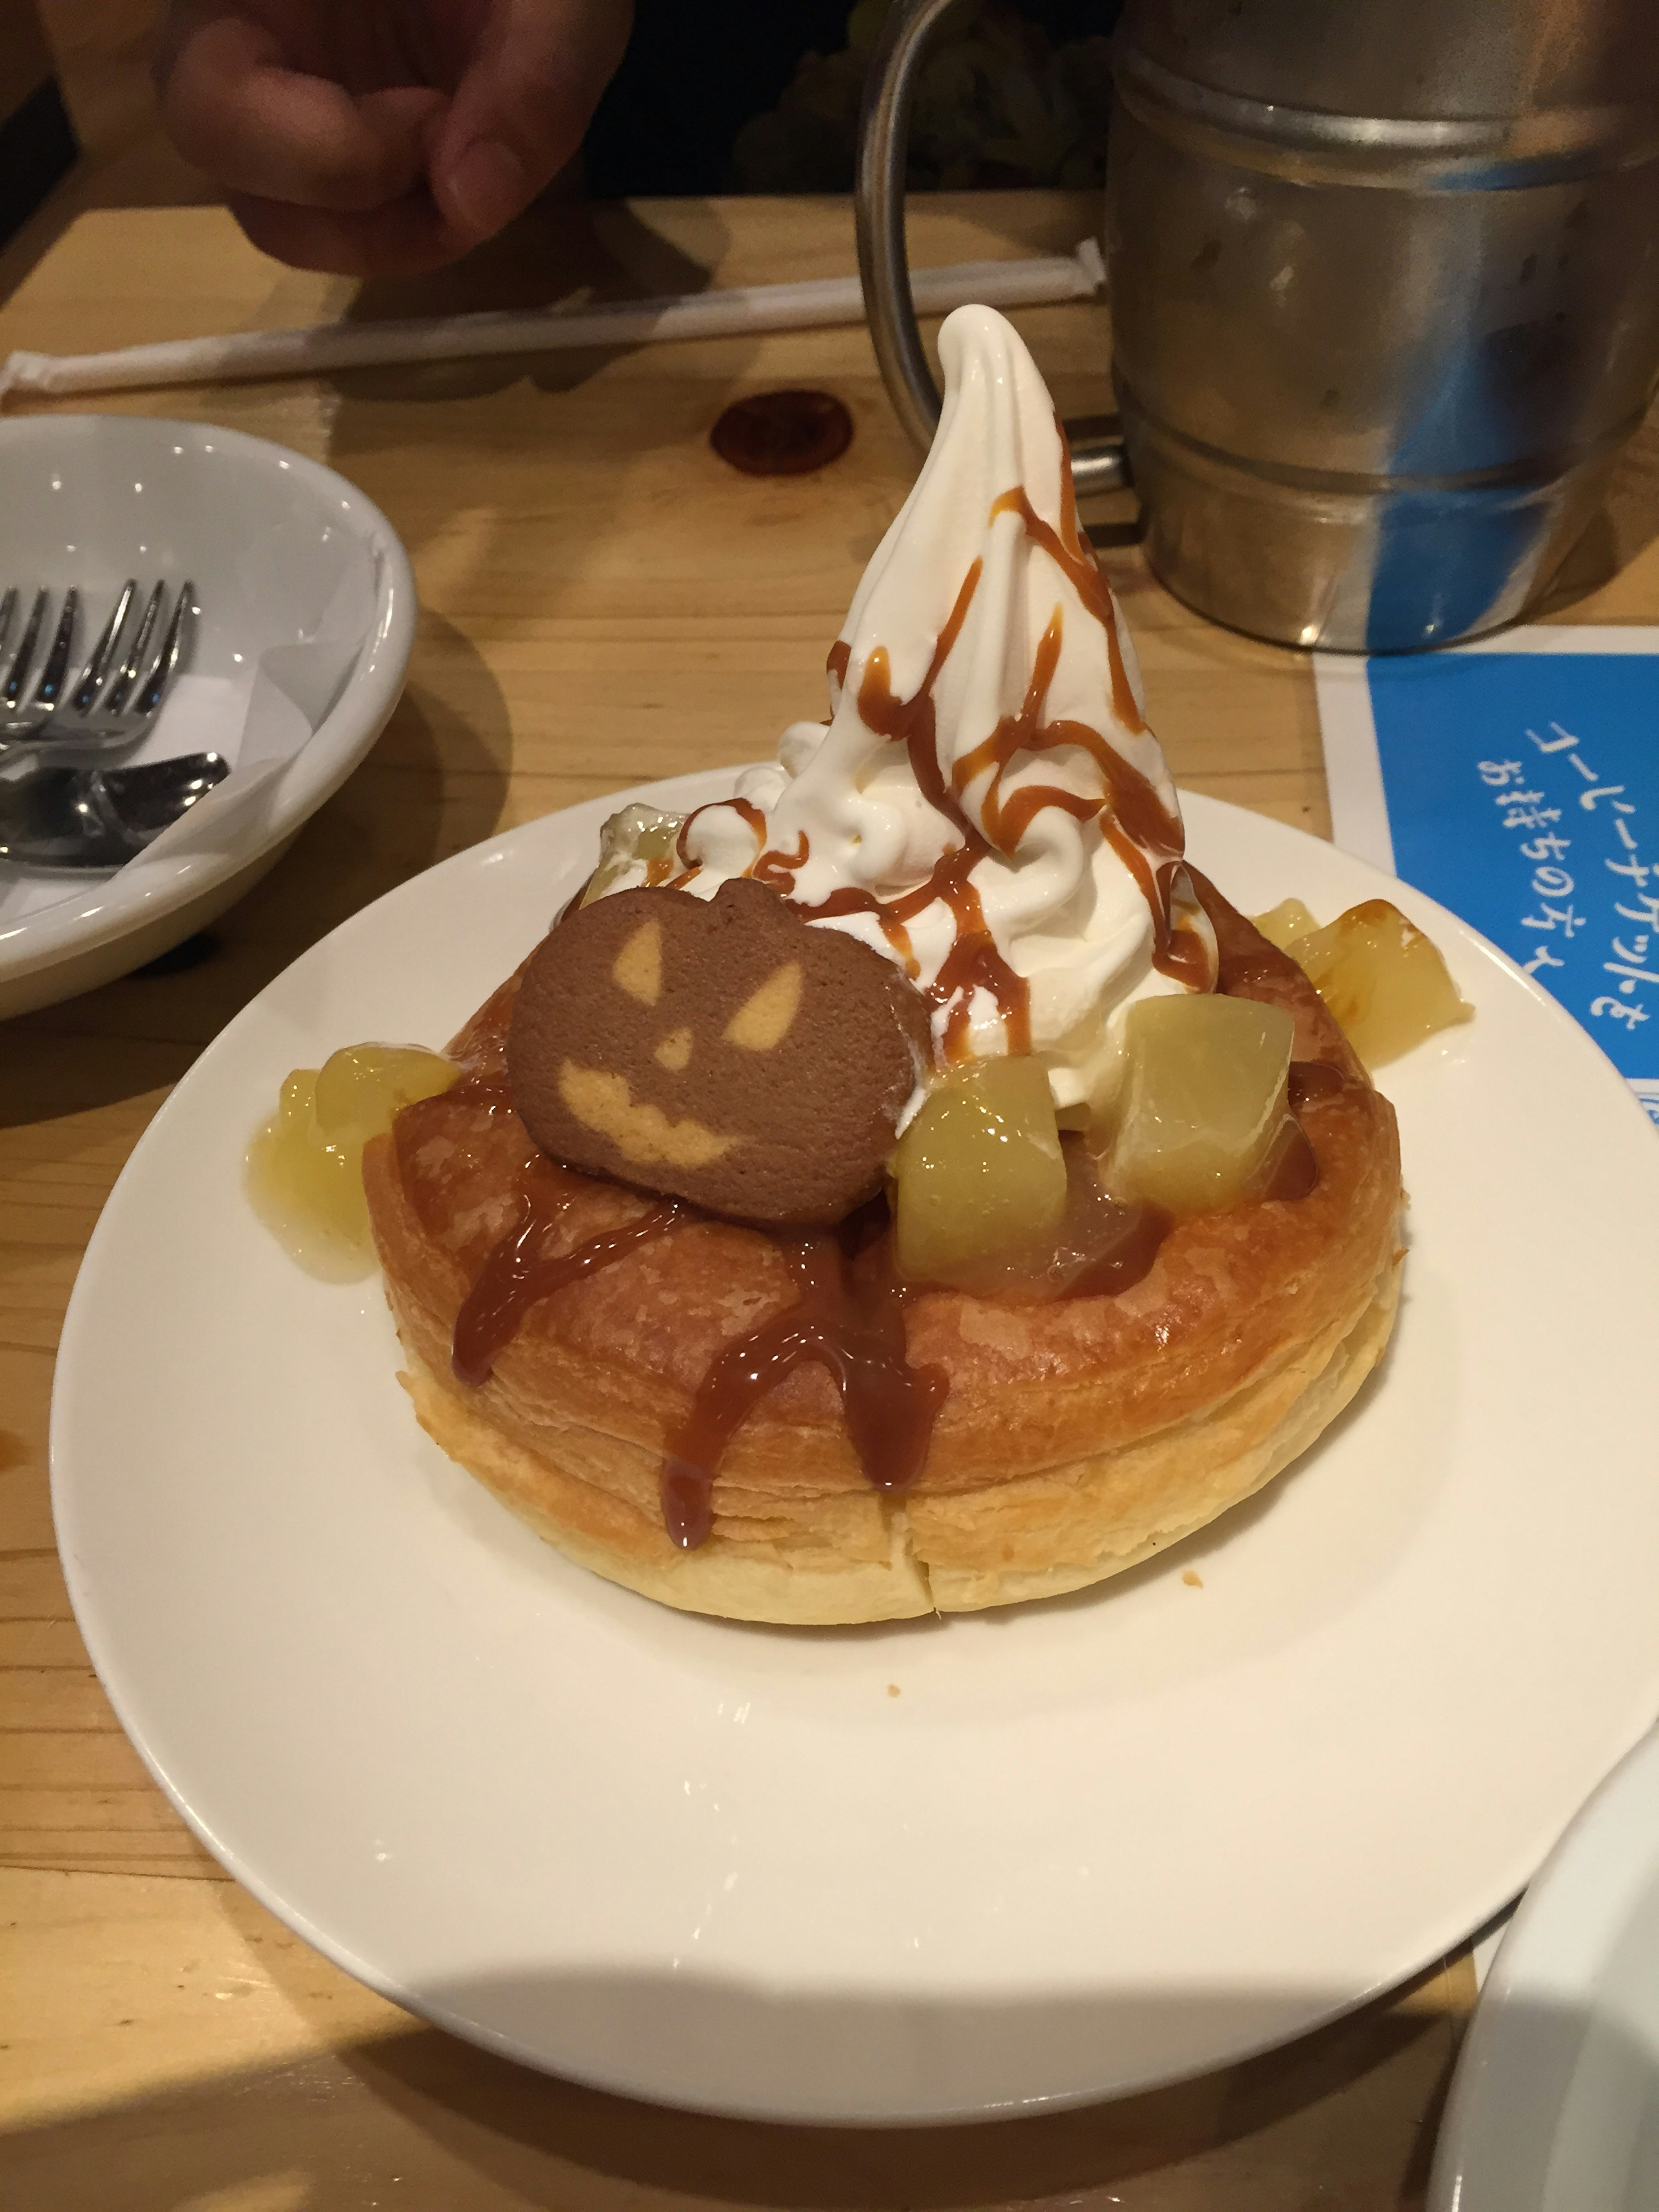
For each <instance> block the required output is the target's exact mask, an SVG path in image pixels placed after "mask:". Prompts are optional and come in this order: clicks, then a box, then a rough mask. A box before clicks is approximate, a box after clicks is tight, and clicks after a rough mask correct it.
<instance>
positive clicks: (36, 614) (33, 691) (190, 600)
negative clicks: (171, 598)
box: [0, 576, 201, 760]
mask: <svg viewBox="0 0 1659 2212" xmlns="http://www.w3.org/2000/svg"><path fill="white" fill-rule="evenodd" d="M137 596H138V586H137V580H136V579H135V578H132V577H131V576H130V577H129V578H128V579H127V581H126V583H125V586H123V587H122V591H121V595H120V597H119V598H118V599H117V601H116V603H115V608H114V611H113V612H112V614H111V616H110V618H109V620H108V621H107V622H106V623H105V625H104V628H103V630H102V632H101V634H100V637H99V640H98V642H97V644H96V645H95V646H94V647H93V650H92V656H91V658H90V659H88V662H87V664H86V666H85V667H84V668H83V669H82V671H81V673H80V675H79V676H78V677H77V678H76V679H75V680H74V682H73V683H72V684H71V682H70V660H71V659H72V656H73V653H74V647H75V630H76V621H77V618H78V617H79V614H80V608H81V595H80V593H79V592H77V591H76V590H74V589H73V588H71V589H70V590H69V591H67V592H64V604H63V607H62V610H61V611H60V612H59V614H58V622H57V624H56V627H55V628H54V629H53V630H52V642H51V645H50V646H49V647H48V648H47V652H46V660H45V663H44V665H42V667H41V670H40V677H39V678H38V679H37V680H36V681H35V683H34V684H33V687H32V688H31V686H30V683H29V678H30V675H31V672H32V671H33V665H34V657H35V653H36V650H37V648H38V647H39V646H40V639H41V635H42V633H43V632H44V631H45V629H46V617H47V614H48V612H49V610H50V607H51V600H52V595H51V593H50V592H46V591H38V592H35V594H34V597H33V605H32V606H31V608H30V611H29V615H28V618H27V621H26V622H25V623H24V625H23V635H22V636H21V639H20V641H19V642H18V647H17V650H16V652H15V653H14V654H13V655H12V657H11V660H10V663H9V665H5V664H4V662H3V661H0V668H3V671H4V672H3V675H0V756H3V754H4V753H6V752H7V751H9V750H11V749H12V748H14V747H16V746H19V745H27V746H29V747H31V748H36V747H40V748H45V747H47V746H49V747H50V748H51V757H53V758H58V759H66V760H67V759H86V758H88V757H98V758H101V757H103V755H105V754H106V753H111V752H116V751H118V750H120V749H121V748H122V747H123V746H124V745H129V744H133V743H135V742H136V741H137V739H138V738H141V737H142V736H143V733H144V732H145V731H146V730H148V729H149V726H150V724H151V723H152V722H153V721H154V720H155V717H156V714H158V713H159V712H160V710H161V702H162V701H163V700H164V699H165V697H166V696H167V689H168V686H169V685H170V684H172V682H173V677H174V675H175V674H176V673H177V671H178V667H179V660H180V659H181V658H182V655H183V652H184V647H185V624H186V622H187V620H188V619H189V617H191V616H192V615H195V614H198V613H199V612H200V611H201V610H200V609H199V608H198V607H197V606H196V605H195V596H196V586H195V585H194V584H193V583H190V582H186V583H185V585H184V586H182V588H181V589H180V591H179V598H178V601H177V604H176V605H174V607H173V616H172V619H171V620H170V621H169V622H168V623H167V629H166V634H165V635H164V636H163V637H162V640H161V647H160V649H159V650H158V651H157V652H156V653H155V659H154V660H153V661H152V660H151V659H150V647H151V643H152V641H153V640H154V638H155V633H156V630H157V629H158V628H159V627H160V624H161V613H162V610H163V608H164V607H165V605H166V604H167V587H166V586H165V585H164V584H160V583H158V584H157V585H156V586H155V589H154V590H153V591H152V592H150V594H149V599H147V600H146V601H145V603H144V608H143V613H142V614H141V615H140V616H139V618H138V625H137V629H135V630H134V631H133V633H132V635H131V640H130V641H128V642H127V643H126V644H125V648H124V647H123V635H124V633H125V630H126V627H127V623H128V618H129V617H130V616H131V612H132V609H133V605H134V603H135V601H136V600H137ZM19 598H20V594H19V592H18V591H17V589H16V587H15V586H13V587H12V588H11V589H9V590H8V591H7V592H5V593H4V594H3V595H0V653H3V650H4V647H5V645H6V641H7V640H8V638H9V635H10V634H11V628H12V623H13V622H14V620H15V617H16V613H17V609H18V604H19Z"/></svg>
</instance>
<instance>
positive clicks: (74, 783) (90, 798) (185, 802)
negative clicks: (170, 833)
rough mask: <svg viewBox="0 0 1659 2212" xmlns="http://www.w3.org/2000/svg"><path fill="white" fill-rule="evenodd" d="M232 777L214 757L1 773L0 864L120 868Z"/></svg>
mask: <svg viewBox="0 0 1659 2212" xmlns="http://www.w3.org/2000/svg"><path fill="white" fill-rule="evenodd" d="M229 774H230V763H229V762H228V761H227V760H226V759H225V758H224V757H222V755H221V754H219V753H185V754H182V755H181V756H180V757H179V758H178V759H177V760H162V761H146V762H143V763H141V764H140V765H138V766H137V767H136V768H111V769H87V768H54V767H52V766H49V765H46V764H31V763H27V762H20V763H16V764H15V766H14V765H12V764H10V763H8V764H7V766H5V767H4V768H0V860H11V861H15V862H16V863H17V864H18V865H19V866H23V867H27V868H63V869H79V868H118V867H120V866H123V865H124V864H125V862H126V861H128V860H132V859H133V858H135V857H136V855H137V854H140V853H142V852H143V849H144V848H145V846H146V845H148V844H149V843H151V842H153V840H155V838H157V837H159V836H161V832H162V830H163V829H167V827H168V825H169V824H170V823H174V822H176V821H177V820H178V819H179V816H180V815H181V814H183V813H185V811H187V810H188V809H189V808H191V807H192V806H193V805H195V804H196V802H197V799H200V798H201V797H202V796H203V794H204V793H206V792H210V791H211V790H212V788H213V787H214V785H215V784H216V783H222V782H223V781H224V779H225V778H226V776H228V775H229Z"/></svg>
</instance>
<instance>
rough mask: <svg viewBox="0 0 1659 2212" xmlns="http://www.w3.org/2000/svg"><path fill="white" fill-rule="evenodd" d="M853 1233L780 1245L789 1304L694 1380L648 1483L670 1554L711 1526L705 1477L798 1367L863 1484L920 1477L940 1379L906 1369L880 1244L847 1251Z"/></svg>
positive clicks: (941, 1389)
mask: <svg viewBox="0 0 1659 2212" xmlns="http://www.w3.org/2000/svg"><path fill="white" fill-rule="evenodd" d="M862 1228H863V1225H862V1224H861V1223H860V1217H859V1216H856V1215H855V1216H854V1218H853V1221H852V1222H850V1223H848V1224H844V1225H843V1228H842V1233H841V1234H840V1235H835V1236H829V1235H825V1236H817V1237H801V1238H799V1239H794V1240H791V1241H790V1242H788V1243H783V1244H782V1247H781V1249H782V1250H783V1252H784V1255H785V1257H786V1258H787V1260H788V1262H789V1265H790V1267H791V1269H792V1270H793V1273H794V1277H795V1281H796V1285H797V1286H798V1289H799V1297H797V1299H796V1301H795V1303H794V1304H793V1305H792V1306H788V1307H787V1308H786V1309H785V1310H784V1311H783V1312H782V1313H781V1314H777V1315H775V1316H774V1317H773V1318H772V1319H771V1320H770V1321H768V1322H762V1323H761V1325H760V1327H759V1328H753V1329H750V1331H749V1333H748V1334H747V1335H744V1336H740V1337H738V1338H737V1339H735V1340H734V1341H733V1342H732V1343H731V1344H728V1345H727V1346H726V1347H725V1349H724V1350H723V1351H722V1352H720V1353H718V1354H717V1356H716V1358H715V1359H714V1364H713V1365H712V1366H711V1367H710V1368H709V1370H708V1373H707V1375H705V1376H704V1377H703V1379H702V1384H701V1385H700V1387H699V1388H698V1390H697V1393H696V1396H695V1397H694V1398H693V1400H692V1401H691V1408H690V1413H688V1414H687V1416H686V1418H685V1419H684V1422H682V1424H681V1425H680V1427H679V1428H678V1431H676V1432H675V1434H674V1435H673V1436H672V1437H671V1438H670V1440H669V1445H668V1449H667V1452H666V1454H665V1456H664V1459H663V1463H662V1471H661V1474H660V1477H659V1484H660V1492H661V1497H662V1512H663V1525H664V1526H665V1528H666V1529H667V1531H668V1534H669V1535H670V1537H671V1539H672V1541H674V1542H675V1543H676V1544H678V1545H679V1546H680V1547H681V1548H682V1550H684V1551H692V1550H695V1549H696V1547H697V1546H698V1545H699V1544H701V1543H702V1542H704V1541H706V1540H707V1538H708V1534H709V1533H710V1531H711V1530H712V1528H714V1477H715V1474H716V1473H717V1472H718V1470H719V1468H720V1461H721V1459H722V1458H723V1457H724V1455H725V1452H726V1446H727V1445H728V1444H729V1443H731V1441H732V1437H733V1436H735V1435H736V1433H737V1431H738V1429H739V1428H740V1427H741V1426H742V1425H743V1423H744V1420H745V1419H747V1418H748V1416H749V1413H750V1409H751V1408H752V1407H754V1406H755V1405H756V1404H757V1402H758V1401H759V1400H761V1399H762V1398H763V1397H765V1396H766V1395H767V1393H768V1392H769V1391H770V1390H774V1389H776V1388H777V1386H778V1384H779V1383H781V1382H782V1381H783V1379H784V1377H785V1376H787V1375H789V1374H792V1373H793V1370H795V1369H796V1368H797V1367H799V1366H800V1365H801V1364H803V1363H804V1362H805V1361H807V1360H816V1361H817V1363H818V1364H820V1365H821V1366H823V1367H827V1368H828V1369H829V1373H830V1376H831V1377H832V1379H833V1380H834V1383H835V1385H836V1389H837V1390H838V1392H839V1393H840V1395H841V1403H842V1417H843V1419H845V1421H846V1423H847V1432H848V1437H849V1438H850V1439H851V1442H852V1445H853V1449H854V1451H855V1452H856V1453H857V1454H858V1458H859V1464H860V1467H861V1468H863V1470H864V1473H865V1475H866V1479H867V1480H869V1481H870V1483H871V1484H872V1486H874V1487H875V1488H876V1489H878V1490H883V1491H892V1490H902V1489H904V1488H905V1487H906V1486H908V1484H910V1483H912V1482H914V1481H915V1479H916V1477H917V1475H919V1474H921V1468H922V1462H924V1461H925V1460H926V1458H927V1447H928V1445H929V1443H931V1442H932V1440H933V1424H934V1422H935V1421H936V1420H937V1419H938V1418H939V1408H940V1407H941V1406H943V1404H944V1403H945V1394H946V1392H947V1391H948V1390H949V1389H950V1383H949V1378H948V1377H947V1376H946V1375H945V1371H944V1370H943V1369H942V1368H938V1367H912V1366H911V1364H910V1363H909V1359H908V1354H907V1351H906V1346H905V1334H904V1291H903V1287H902V1285H901V1284H900V1283H899V1282H898V1280H897V1279H896V1276H895V1275H894V1273H893V1265H892V1240H891V1238H890V1237H888V1236H886V1235H884V1234H878V1235H877V1236H876V1237H874V1238H873V1240H872V1241H871V1242H870V1243H866V1244H864V1245H863V1248H862V1249H858V1248H859V1242H860V1234H861V1231H862Z"/></svg>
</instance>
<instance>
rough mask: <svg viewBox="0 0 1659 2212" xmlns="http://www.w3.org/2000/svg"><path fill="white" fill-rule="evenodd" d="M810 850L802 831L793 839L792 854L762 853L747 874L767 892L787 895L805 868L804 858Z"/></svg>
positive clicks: (804, 833)
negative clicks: (801, 870)
mask: <svg viewBox="0 0 1659 2212" xmlns="http://www.w3.org/2000/svg"><path fill="white" fill-rule="evenodd" d="M810 852H811V846H810V844H809V843H808V842H807V836H806V832H805V830H804V829H803V830H801V831H800V832H799V835H798V836H797V837H796V839H795V849H794V851H793V853H778V852H771V851H768V852H764V853H763V854H761V856H760V858H759V859H758V860H757V861H756V863H755V865H754V866H753V867H752V868H750V871H749V872H750V875H751V876H753V878H755V881H756V882H757V884H765V885H766V887H767V889H768V890H775V891H783V892H785V893H786V894H787V891H788V890H789V887H790V885H791V884H793V882H794V880H795V877H796V875H797V873H798V872H799V870H800V869H802V868H804V867H805V866H806V857H807V854H809V853H810Z"/></svg>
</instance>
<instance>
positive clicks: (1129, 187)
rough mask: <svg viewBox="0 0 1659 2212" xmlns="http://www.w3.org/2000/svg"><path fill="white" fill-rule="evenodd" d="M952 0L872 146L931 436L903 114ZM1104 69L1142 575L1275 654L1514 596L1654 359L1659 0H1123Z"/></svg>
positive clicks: (906, 64) (910, 357)
mask: <svg viewBox="0 0 1659 2212" xmlns="http://www.w3.org/2000/svg"><path fill="white" fill-rule="evenodd" d="M954 4H956V0H895V4H894V6H893V7H892V9H891V10H890V15H889V17H888V21H887V24H886V27H885V31H884V39H883V42H882V46H881V47H880V49H879V50H878V56H877V58H876V64H875V68H874V70H873V71H872V80H871V84H870V87H869V89H868V92H867V94H866V106H865V118H864V131H863V137H862V142H861V144H860V160H859V173H858V218H859V250H860V266H861V269H862V271H863V276H864V288H865V295H866V302H867V305H868V309H869V314H870V322H871V328H872V334H873V337H874V339H875V344H876V351H877V356H878V360H879V361H880V363H881V367H882V371H883V374H884V377H885V379H886V382H887V386H888V389H889V392H890V394H891V396H892V398H893V402H894V404H895V406H896V409H897V410H898V412H899V415H900V416H901V419H902V421H903V422H905V424H906V426H907V428H908V429H909V430H910V431H911V433H912V435H914V436H915V438H916V440H917V441H918V442H919V443H925V442H926V441H927V438H928V437H930V436H931V435H932V430H933V423H934V422H935V421H936V420H937V418H938V412H939V397H938V393H937V391H936V390H935V388H934V386H933V380H932V377H931V375H930V374H929V372H928V369H927V360H926V356H925V355H924V353H923V351H922V348H921V339H920V337H919V334H918V332H917V331H916V326H915V316H914V314H913V313H911V310H910V303H909V292H908V279H907V270H906V263H905V258H904V242H903V174H904V168H903V163H904V148H903V140H904V128H905V123H906V120H907V117H908V106H909V100H910V95H911V92H912V90H913V88H914V86H915V80H916V76H917V75H918V74H919V71H920V68H921V64H922V62H923V60H924V59H925V56H926V50H927V41H928V39H929V37H930V35H931V34H932V33H933V30H934V29H935V28H936V27H937V26H938V24H939V21H940V20H941V18H942V17H943V16H944V15H945V14H946V13H947V11H948V10H949V9H950V8H951V6H952V5H954ZM1115 88H1116V101H1115V108H1114V113H1113V120H1112V137H1111V147H1110V154H1109V166H1108V181H1107V193H1106V226H1105V246H1106V256H1107V270H1108V279H1109V291H1110V296H1111V305H1112V319H1113V331H1114V345H1115V358H1114V362H1113V377H1114V381H1115V386H1116V390H1117V399H1118V407H1119V410H1120V413H1121V418H1122V423H1123V434H1124V441H1125V444H1126V447H1127V464H1128V471H1129V473H1130V474H1132V476H1133V482H1134V484H1135V487H1136V489H1137V490H1138V492H1139V495H1140V498H1141V501H1142V503H1143V506H1144V508H1145V513H1146V550H1147V553H1148V556H1149V558H1150V560H1151V562H1152V566H1153V568H1155V569H1156V570H1157V571H1158V574H1159V575H1160V576H1161V577H1162V578H1163V580H1164V582H1165V583H1167V584H1168V585H1169V586H1170V589H1171V590H1172V591H1173V592H1176V593H1177V595H1178V596H1179V597H1181V598H1182V599H1185V600H1187V601H1188V603H1189V604H1190V605H1193V606H1194V607H1196V608H1197V609H1198V610H1199V611H1200V613H1203V614H1206V615H1208V616H1210V617H1212V618H1213V619H1215V620H1216V621H1218V622H1222V623H1229V624H1231V626H1232V627H1234V628H1236V629H1243V630H1248V631H1250V632H1251V633H1253V634H1254V635H1256V636H1259V637H1266V638H1272V639H1275V640H1278V641H1282V642H1284V643H1287V644H1293V645H1304V646H1322V647H1335V648H1338V649H1340V650H1346V651H1353V652H1373V653H1376V652H1384V653H1389V652H1407V651H1411V650H1413V649H1417V648H1420V647H1425V646H1435V645H1444V644H1448V643H1449V642H1450V641H1452V640H1453V639H1455V638H1459V637H1467V636H1469V635H1474V633H1476V632H1479V631H1482V630H1487V629H1495V628H1497V627H1498V626H1499V625H1500V624H1502V623H1507V622H1511V621H1513V620H1514V619H1515V618H1516V616H1517V615H1519V614H1520V613H1521V612H1522V610H1523V608H1524V607H1525V606H1526V605H1527V604H1528V601H1529V600H1531V599H1534V598H1535V597H1536V596H1537V594H1538V593H1539V592H1541V590H1542V589H1543V588H1544V586H1546V585H1547V583H1548V581H1549V580H1550V578H1551V576H1552V575H1553V573H1554V571H1555V570H1556V568H1558V567H1559V564H1560V562H1561V560H1562V559H1563V557H1564V556H1565V554H1566V552H1567V551H1568V550H1569V549H1570V547H1571V544H1572V543H1573V541H1574V540H1575V539H1576V538H1577V537H1578V535H1579V534H1580V532H1582V530H1583V527H1584V525H1585V524H1586V522H1587V521H1588V520H1589V518H1590V515H1591V514H1592V513H1593V512H1594V511H1595V506H1596V503H1597V501H1598V499H1599V497H1600V495H1601V489H1602V487H1603V485H1604V483H1605V482H1606V479H1607V474H1608V472H1609V471H1610V469H1611V466H1612V464H1613V459H1614V457H1615V455H1616V454H1617V453H1618V450H1619V448H1620V446H1621V445H1622V444H1623V443H1624V442H1625V441H1626V439H1627V438H1628V437H1629V436H1630V435H1631V433H1632V431H1633V430H1634V429H1635V428H1636V427H1637V425H1638V423H1639V422H1640V421H1641V419H1642V416H1643V415H1644V411H1645V410H1646V407H1647V405H1648V403H1649V400H1650V398H1651V397H1652V393H1653V388H1654V385H1655V380H1656V377H1659V0H1130V4H1129V7H1128V9H1127V13H1126V15H1125V19H1124V21H1123V24H1122V26H1121V30H1120V32H1119V35H1118V40H1117V46H1116V50H1115ZM1077 473H1078V479H1079V489H1084V490H1090V489H1102V488H1104V487H1105V486H1107V485H1110V484H1115V483H1121V482H1122V481H1123V480H1124V459H1123V456H1122V455H1121V454H1120V453H1114V452H1112V451H1110V450H1109V449H1104V448H1103V447H1100V446H1099V445H1098V444H1096V445H1094V446H1093V447H1091V446H1088V445H1084V446H1082V447H1079V450H1078V453H1077Z"/></svg>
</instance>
